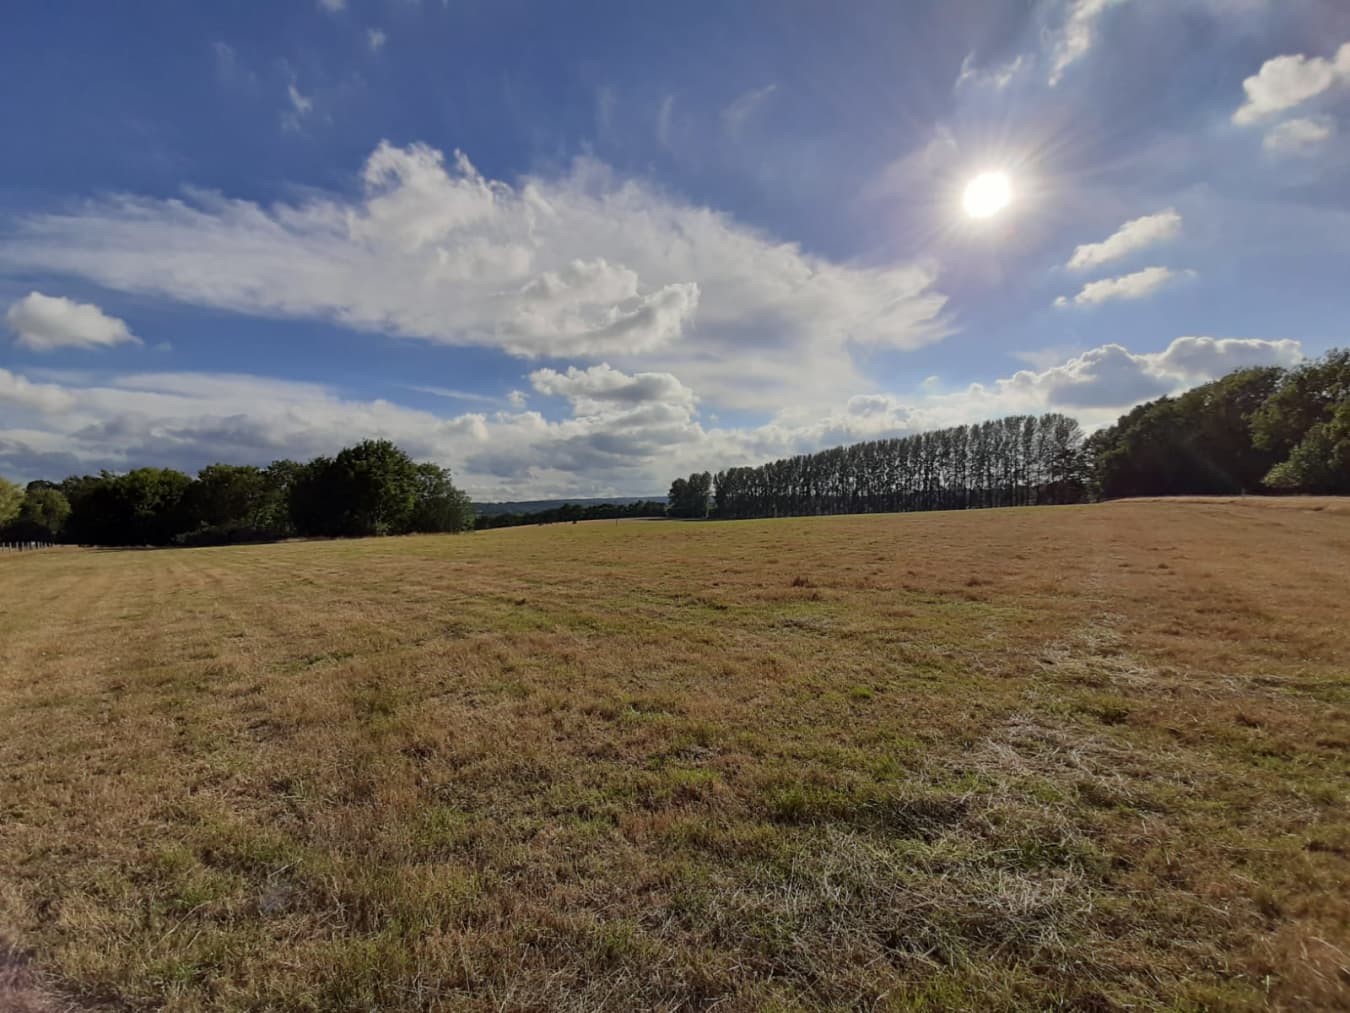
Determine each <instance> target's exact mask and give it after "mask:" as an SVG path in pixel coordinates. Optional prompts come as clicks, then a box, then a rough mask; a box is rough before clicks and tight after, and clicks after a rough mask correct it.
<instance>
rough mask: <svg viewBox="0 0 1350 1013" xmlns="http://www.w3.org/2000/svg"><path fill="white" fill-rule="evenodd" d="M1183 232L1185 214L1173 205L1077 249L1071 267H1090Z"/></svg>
mask: <svg viewBox="0 0 1350 1013" xmlns="http://www.w3.org/2000/svg"><path fill="white" fill-rule="evenodd" d="M1179 235H1181V215H1179V214H1177V212H1176V210H1175V209H1173V208H1168V209H1167V210H1165V211H1159V212H1158V213H1157V214H1152V215H1144V216H1143V217H1142V218H1135V219H1133V220H1132V221H1128V222H1126V223H1125V224H1124V225H1122V226H1121V227H1120V228H1118V229H1117V230H1116V231H1115V233H1114V234H1112V235H1111V236H1109V237H1108V238H1106V239H1104V240H1102V241H1101V242H1100V243H1085V244H1083V245H1081V246H1079V247H1077V248H1076V249H1075V250H1074V251H1073V256H1072V257H1070V258H1069V264H1068V266H1069V270H1071V271H1086V270H1090V269H1091V268H1094V267H1100V266H1101V265H1102V264H1105V263H1108V262H1110V261H1112V260H1119V259H1120V258H1121V257H1124V256H1127V255H1129V254H1131V253H1134V252H1135V251H1136V250H1142V249H1144V248H1145V247H1147V246H1152V245H1154V244H1155V243H1161V242H1163V241H1165V240H1168V239H1175V238H1176V237H1177V236H1179Z"/></svg>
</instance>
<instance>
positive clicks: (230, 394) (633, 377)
mask: <svg viewBox="0 0 1350 1013" xmlns="http://www.w3.org/2000/svg"><path fill="white" fill-rule="evenodd" d="M1299 358H1300V346H1299V344H1298V342H1296V341H1288V340H1284V341H1264V340H1257V339H1233V338H1224V339H1216V338H1208V337H1182V338H1177V339H1176V340H1175V341H1173V342H1172V343H1171V344H1170V345H1169V346H1168V347H1167V348H1166V349H1164V350H1163V351H1161V352H1152V353H1132V352H1130V351H1128V350H1127V349H1125V348H1123V347H1121V346H1119V345H1104V346H1101V347H1099V348H1094V349H1091V350H1089V351H1086V352H1083V353H1081V354H1079V355H1076V356H1072V357H1070V358H1069V359H1067V360H1065V361H1063V362H1060V363H1058V364H1055V365H1053V366H1047V367H1046V368H1044V369H1040V370H1023V371H1020V372H1017V373H1015V374H1014V375H1012V376H1010V377H1006V378H1003V379H999V380H996V381H994V382H993V383H991V384H971V385H970V386H969V387H967V388H965V389H964V390H958V391H954V392H951V393H938V392H936V390H935V389H934V385H931V384H925V385H924V387H923V388H922V389H920V390H919V391H917V392H916V393H914V394H913V395H912V396H908V397H905V396H901V395H898V394H890V393H867V394H855V395H853V396H852V397H848V398H843V399H840V400H839V401H838V402H836V403H835V404H834V405H833V406H831V407H829V408H827V409H826V410H824V411H813V412H807V411H803V412H795V413H784V414H782V415H780V416H779V417H777V418H775V419H773V420H771V421H768V422H765V423H763V424H761V425H754V426H749V427H745V428H738V429H733V428H717V427H712V426H710V425H708V424H706V423H705V421H704V420H703V419H701V418H700V415H699V412H698V398H697V397H696V394H695V392H694V391H693V390H692V389H691V388H690V387H689V386H688V385H687V384H685V383H684V382H683V381H682V380H681V379H680V378H678V377H676V376H674V375H671V374H667V373H651V372H648V373H625V372H623V371H622V370H618V369H615V368H612V367H610V366H608V365H606V364H600V365H597V366H591V367H589V368H585V369H582V368H578V367H569V368H568V369H566V370H555V369H537V370H535V371H533V372H532V373H531V374H530V377H529V379H530V384H531V386H532V387H533V388H534V389H535V391H536V392H537V393H539V394H542V395H545V396H548V397H559V398H562V399H563V400H564V402H565V404H566V413H565V414H564V416H563V417H561V418H557V419H549V418H546V417H545V416H544V415H543V414H541V413H540V412H538V411H531V410H528V409H526V407H525V395H524V393H523V392H520V391H516V392H514V394H518V395H520V396H519V397H515V396H512V397H510V398H508V401H509V403H510V404H511V408H510V410H503V411H477V412H468V413H465V414H460V415H455V416H453V417H449V418H447V417H442V416H440V415H437V414H434V413H432V412H426V411H420V410H415V409H412V408H407V407H404V406H402V405H398V404H393V403H391V402H389V401H385V400H375V401H353V400H350V399H346V398H344V397H342V396H341V394H340V393H339V392H337V391H334V390H332V389H331V388H328V387H325V386H323V385H320V384H310V383H301V382H296V381H290V380H275V379H267V378H264V377H257V376H243V375H231V374H201V373H141V374H131V375H113V376H107V377H103V378H94V377H89V376H81V375H64V376H62V375H56V374H53V376H54V377H55V378H56V379H57V380H59V381H60V382H48V383H35V382H32V381H30V380H28V379H27V378H25V377H22V376H18V375H16V374H14V373H11V372H8V371H6V370H3V369H0V467H3V470H5V471H7V472H9V473H11V474H14V475H18V476H21V477H39V476H45V477H61V476H62V475H65V474H69V473H72V472H75V471H89V470H97V469H99V468H103V467H107V468H113V469H123V468H128V467H134V466H137V465H140V464H159V465H167V466H172V467H178V468H182V469H184V470H188V471H193V470H196V469H197V468H200V467H201V466H202V465H204V464H207V463H210V462H212V461H230V462H237V463H245V462H248V463H258V464H265V463H266V462H268V461H270V460H272V459H274V458H277V457H293V458H301V459H305V458H309V457H312V456H314V455H316V454H329V453H332V452H334V451H335V450H337V449H338V448H339V447H341V446H343V445H346V444H350V443H352V442H354V441H355V440H359V439H363V438H366V437H385V438H388V439H392V440H394V441H395V442H397V443H398V444H399V445H400V446H402V447H404V448H405V449H406V450H408V451H409V452H410V453H411V454H413V455H414V456H415V457H417V458H419V459H425V460H435V461H439V462H440V463H442V464H445V465H448V466H450V467H452V468H453V469H454V471H455V474H456V476H457V481H459V482H460V483H461V484H462V485H463V486H464V487H465V488H466V489H468V491H469V492H471V493H472V494H473V495H475V496H477V497H479V498H482V499H525V498H542V497H553V496H584V495H640V494H651V493H659V492H660V491H662V490H664V489H665V488H666V486H667V484H668V483H669V481H670V479H671V478H672V477H673V476H675V475H679V474H687V473H688V472H690V471H693V470H695V469H697V470H703V469H705V468H707V469H712V470H717V469H719V468H724V467H728V466H731V465H738V464H756V463H761V462H763V461H766V460H770V459H772V458H775V457H781V456H784V455H789V454H795V453H802V452H806V451H811V450H817V449H821V448H823V447H828V446H837V445H840V444H844V443H850V442H855V441H857V440H863V439H874V438H881V437H886V436H897V435H903V434H905V433H909V432H916V431H921V430H924V429H931V428H937V427H940V426H948V425H956V424H960V423H969V422H977V421H981V420H983V419H986V418H995V417H998V416H1001V415H1007V414H1010V413H1019V412H1040V411H1047V410H1066V411H1070V412H1071V413H1072V414H1074V415H1075V416H1076V417H1078V418H1079V419H1080V420H1081V421H1082V422H1083V423H1084V424H1085V425H1086V426H1088V427H1089V428H1092V427H1095V426H1097V425H1100V424H1103V423H1105V422H1110V421H1113V420H1114V419H1115V418H1116V417H1117V416H1118V415H1119V414H1120V413H1121V412H1122V411H1124V410H1127V409H1128V408H1129V407H1130V406H1132V405H1133V404H1134V403H1136V402H1138V401H1140V400H1145V399H1149V398H1154V397H1158V396H1160V395H1162V394H1170V393H1175V392H1177V391H1180V390H1182V389H1184V388H1186V387H1188V386H1191V385H1193V384H1196V383H1200V382H1203V381H1205V380H1209V379H1212V378H1214V377H1217V376H1220V375H1222V374H1223V373H1226V372H1228V371H1229V370H1231V369H1233V368H1237V367H1239V366H1250V365H1272V364H1273V365H1289V364H1292V363H1294V362H1297V361H1298V359H1299Z"/></svg>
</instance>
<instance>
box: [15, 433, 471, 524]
mask: <svg viewBox="0 0 1350 1013" xmlns="http://www.w3.org/2000/svg"><path fill="white" fill-rule="evenodd" d="M472 528H473V505H472V503H470V501H469V498H468V497H467V496H466V495H465V494H464V493H463V492H461V491H460V490H459V489H457V488H456V487H455V486H454V484H453V483H452V482H451V476H450V472H449V470H448V469H445V468H442V467H440V466H439V465H436V464H431V463H417V462H415V461H413V459H412V458H411V457H409V456H408V454H407V453H405V452H404V451H403V450H400V449H399V448H398V447H396V446H395V445H394V444H393V443H390V442H389V441H388V440H366V441H364V442H362V443H358V444H356V445H355V446H352V447H347V448H346V449H344V450H342V451H341V452H339V453H338V454H337V455H335V456H333V457H316V458H314V459H313V460H312V461H309V462H308V463H303V464H302V463H300V462H298V461H290V460H280V461H273V462H272V463H271V464H269V465H267V466H266V467H264V468H259V467H254V466H252V465H234V464H212V465H209V466H208V467H205V468H203V469H202V470H201V471H200V472H198V473H197V475H196V477H190V476H188V475H186V474H184V473H183V472H181V471H175V470H174V469H172V468H136V469H134V470H132V471H129V472H126V473H125V474H114V473H112V472H109V471H103V472H100V473H99V474H97V475H73V476H71V477H69V478H66V479H64V480H62V481H60V482H49V481H43V480H38V481H34V482H30V483H28V486H27V487H26V488H24V489H20V488H19V487H18V486H16V485H14V484H13V483H11V482H7V481H5V480H3V479H0V538H3V539H12V540H15V541H29V540H31V541H52V542H66V543H73V544H78V545H107V546H122V545H219V544H227V543H232V542H254V541H270V540H276V539H281V538H290V537H297V536H298V537H306V536H327V537H358V536H362V535H386V534H407V533H412V532H441V531H451V532H452V531H468V530H471V529H472Z"/></svg>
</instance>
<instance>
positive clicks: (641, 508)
mask: <svg viewBox="0 0 1350 1013" xmlns="http://www.w3.org/2000/svg"><path fill="white" fill-rule="evenodd" d="M665 515H666V505H665V504H664V503H662V502H659V501H657V500H635V501H633V502H632V503H587V504H581V503H563V504H562V505H560V506H556V507H549V508H548V509H547V510H531V511H525V512H520V513H506V514H480V515H479V516H478V518H477V519H476V521H475V523H474V527H476V528H477V529H479V530H480V531H481V530H486V529H488V528H514V527H519V526H521V525H523V524H562V523H565V522H567V521H571V522H572V523H576V522H577V521H609V520H618V519H619V518H621V517H664V516H665Z"/></svg>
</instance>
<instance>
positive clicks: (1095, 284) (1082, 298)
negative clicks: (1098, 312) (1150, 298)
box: [1055, 267, 1195, 306]
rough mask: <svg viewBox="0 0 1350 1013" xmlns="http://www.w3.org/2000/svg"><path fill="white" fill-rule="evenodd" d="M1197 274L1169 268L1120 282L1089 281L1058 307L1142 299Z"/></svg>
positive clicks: (1146, 271) (1122, 278) (1150, 270)
mask: <svg viewBox="0 0 1350 1013" xmlns="http://www.w3.org/2000/svg"><path fill="white" fill-rule="evenodd" d="M1194 273H1195V272H1194V271H1174V270H1172V269H1171V268H1170V267H1146V268H1144V269H1143V270H1142V271H1135V272H1134V273H1133V274H1122V275H1121V276H1120V277H1118V278H1103V279H1102V280H1101V281H1090V282H1088V283H1087V284H1086V285H1084V286H1083V288H1082V291H1080V292H1079V293H1078V294H1077V295H1076V296H1074V297H1073V299H1072V300H1070V299H1067V298H1065V297H1064V296H1060V297H1059V298H1058V299H1056V300H1055V305H1056V306H1067V305H1069V303H1070V302H1072V303H1074V304H1075V305H1078V306H1093V305H1096V304H1098V303H1104V302H1109V301H1111V300H1113V299H1142V298H1143V297H1144V296H1146V295H1150V294H1151V293H1153V292H1156V291H1157V290H1158V289H1160V288H1162V287H1163V286H1164V285H1167V284H1169V283H1170V282H1173V281H1176V280H1177V279H1179V278H1187V277H1191V276H1193V275H1194Z"/></svg>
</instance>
